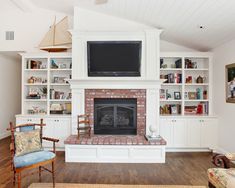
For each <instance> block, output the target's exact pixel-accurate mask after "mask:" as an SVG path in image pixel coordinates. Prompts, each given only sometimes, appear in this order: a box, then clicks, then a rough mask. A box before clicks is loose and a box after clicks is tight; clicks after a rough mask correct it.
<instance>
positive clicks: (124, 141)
mask: <svg viewBox="0 0 235 188" xmlns="http://www.w3.org/2000/svg"><path fill="white" fill-rule="evenodd" d="M64 143H65V144H72V145H73V144H79V145H166V141H165V140H164V139H160V140H156V141H147V140H146V139H145V137H144V136H140V135H137V136H120V135H92V136H91V138H87V137H80V138H79V139H78V137H77V135H71V136H69V137H68V138H67V139H66V140H65V142H64Z"/></svg>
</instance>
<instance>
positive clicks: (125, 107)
mask: <svg viewBox="0 0 235 188" xmlns="http://www.w3.org/2000/svg"><path fill="white" fill-rule="evenodd" d="M136 124H137V99H135V98H131V99H128V98H125V99H122V98H95V99H94V134H113V135H136V133H137V125H136Z"/></svg>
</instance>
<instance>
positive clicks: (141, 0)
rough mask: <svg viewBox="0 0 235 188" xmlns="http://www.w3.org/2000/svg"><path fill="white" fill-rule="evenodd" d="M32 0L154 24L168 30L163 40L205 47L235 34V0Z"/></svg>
mask: <svg viewBox="0 0 235 188" xmlns="http://www.w3.org/2000/svg"><path fill="white" fill-rule="evenodd" d="M21 1H23V0H21ZM29 1H30V2H31V3H33V4H35V5H36V6H39V7H41V8H46V9H52V10H56V11H62V12H65V13H67V14H71V15H72V14H73V6H79V7H81V8H86V9H90V10H94V11H98V12H101V13H104V14H110V15H114V16H117V17H121V18H125V19H129V20H133V21H136V22H140V23H144V24H147V25H151V26H153V27H156V28H161V29H163V30H164V32H163V33H162V35H161V38H162V39H163V40H167V41H169V42H173V43H177V44H180V45H184V46H187V47H190V48H194V49H197V50H201V51H207V50H210V49H213V48H215V47H217V46H219V45H221V44H223V43H225V42H227V41H229V40H231V39H234V38H235V0H108V2H107V3H105V4H101V5H97V4H95V3H94V0H53V1H48V0H40V1H39V0H29ZM200 26H202V28H200Z"/></svg>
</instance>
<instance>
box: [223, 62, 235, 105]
mask: <svg viewBox="0 0 235 188" xmlns="http://www.w3.org/2000/svg"><path fill="white" fill-rule="evenodd" d="M225 93H226V102H227V103H235V63H233V64H229V65H226V66H225Z"/></svg>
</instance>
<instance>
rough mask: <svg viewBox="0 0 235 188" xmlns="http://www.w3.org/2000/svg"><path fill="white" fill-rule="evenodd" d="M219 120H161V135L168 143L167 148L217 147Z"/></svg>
mask: <svg viewBox="0 0 235 188" xmlns="http://www.w3.org/2000/svg"><path fill="white" fill-rule="evenodd" d="M217 134H218V131H217V119H216V118H202V119H199V118H194V119H188V118H186V119H177V118H161V119H160V135H161V136H162V137H163V138H164V139H165V140H166V141H167V148H186V149H187V148H192V149H194V148H195V149H198V148H199V149H200V148H209V149H212V150H213V149H216V147H217Z"/></svg>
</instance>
